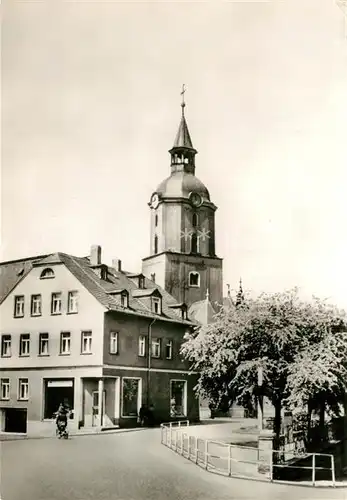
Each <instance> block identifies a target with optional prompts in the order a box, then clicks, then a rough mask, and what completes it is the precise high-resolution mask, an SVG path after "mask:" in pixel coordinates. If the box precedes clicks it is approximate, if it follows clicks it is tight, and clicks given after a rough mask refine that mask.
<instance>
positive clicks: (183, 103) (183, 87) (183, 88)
mask: <svg viewBox="0 0 347 500" xmlns="http://www.w3.org/2000/svg"><path fill="white" fill-rule="evenodd" d="M186 90H187V89H186V86H185V84H183V85H182V90H181V96H182V103H181V107H182V115H184V108H185V106H186V103H185V100H184V94H185V93H186Z"/></svg>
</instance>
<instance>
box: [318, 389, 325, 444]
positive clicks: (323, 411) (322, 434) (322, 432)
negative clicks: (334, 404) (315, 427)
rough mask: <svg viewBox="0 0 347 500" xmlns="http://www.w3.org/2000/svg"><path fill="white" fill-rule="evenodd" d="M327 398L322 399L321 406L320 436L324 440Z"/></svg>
mask: <svg viewBox="0 0 347 500" xmlns="http://www.w3.org/2000/svg"><path fill="white" fill-rule="evenodd" d="M324 424H325V400H324V399H322V401H321V403H320V408H319V436H320V439H321V440H322V441H324V440H325V429H324Z"/></svg>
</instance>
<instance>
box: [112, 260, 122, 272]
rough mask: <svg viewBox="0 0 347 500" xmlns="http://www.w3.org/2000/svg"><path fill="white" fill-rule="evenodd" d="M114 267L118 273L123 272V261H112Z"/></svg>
mask: <svg viewBox="0 0 347 500" xmlns="http://www.w3.org/2000/svg"><path fill="white" fill-rule="evenodd" d="M112 267H113V268H114V269H115V270H116V271H118V272H121V271H122V261H121V260H120V259H112Z"/></svg>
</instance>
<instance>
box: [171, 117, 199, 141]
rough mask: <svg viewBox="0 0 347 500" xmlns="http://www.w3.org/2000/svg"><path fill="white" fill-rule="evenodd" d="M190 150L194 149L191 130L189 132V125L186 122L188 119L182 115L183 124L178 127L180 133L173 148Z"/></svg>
mask: <svg viewBox="0 0 347 500" xmlns="http://www.w3.org/2000/svg"><path fill="white" fill-rule="evenodd" d="M174 148H188V149H194V148H193V143H192V140H191V138H190V134H189V130H188V125H187V122H186V119H185V117H184V115H183V114H182V118H181V122H180V125H179V127H178V131H177V134H176V138H175V142H174V145H173V148H172V149H174Z"/></svg>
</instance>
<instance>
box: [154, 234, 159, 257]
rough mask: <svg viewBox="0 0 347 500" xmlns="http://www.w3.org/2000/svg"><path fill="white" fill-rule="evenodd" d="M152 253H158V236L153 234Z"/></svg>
mask: <svg viewBox="0 0 347 500" xmlns="http://www.w3.org/2000/svg"><path fill="white" fill-rule="evenodd" d="M154 253H158V236H157V235H155V236H154Z"/></svg>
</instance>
